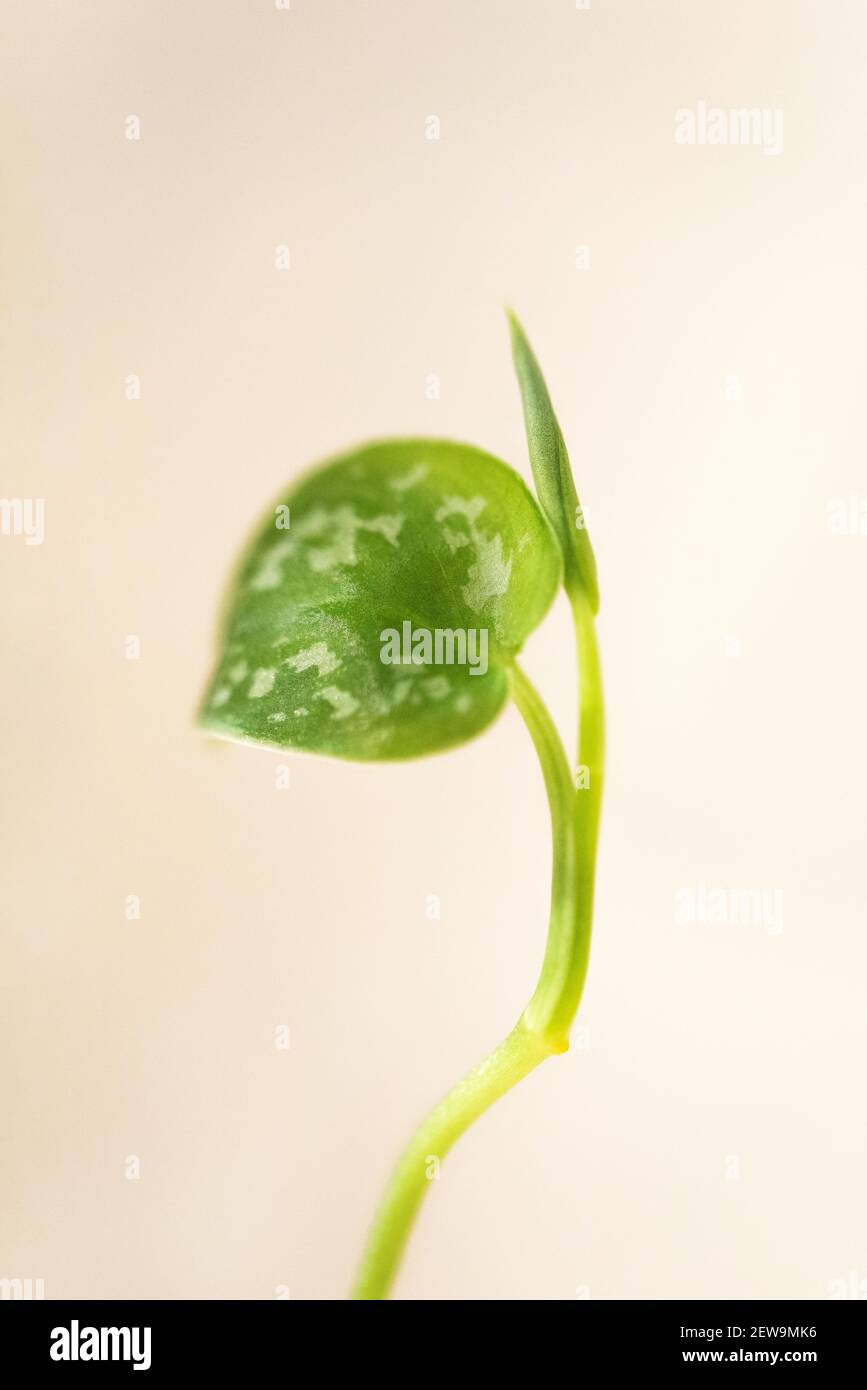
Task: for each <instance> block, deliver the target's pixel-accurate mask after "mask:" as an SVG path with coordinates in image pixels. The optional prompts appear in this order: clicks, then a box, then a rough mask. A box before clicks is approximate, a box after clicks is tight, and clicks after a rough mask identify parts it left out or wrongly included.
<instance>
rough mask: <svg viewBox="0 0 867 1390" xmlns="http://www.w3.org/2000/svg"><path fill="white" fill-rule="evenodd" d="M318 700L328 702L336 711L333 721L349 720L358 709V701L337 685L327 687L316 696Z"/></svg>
mask: <svg viewBox="0 0 867 1390" xmlns="http://www.w3.org/2000/svg"><path fill="white" fill-rule="evenodd" d="M316 699H317V700H327V701H328V703H329V705H330V706H331V708H332V709H333V710H334V713H333V714H332V716H331V718H332V719H348V718H349V716H350V715H351V714H354V713H355V711H356V710H357V709H358V701H357V700H356V698H355V696H354V695H350V693H349V691H348V690H341V689H340V687H339V686H336V685H326V686H325V687H324V689H322V690H320V691H319V693H318V695H317V696H316Z"/></svg>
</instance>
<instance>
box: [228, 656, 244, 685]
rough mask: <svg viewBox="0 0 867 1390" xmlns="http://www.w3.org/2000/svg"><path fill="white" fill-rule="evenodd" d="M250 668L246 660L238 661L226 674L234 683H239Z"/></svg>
mask: <svg viewBox="0 0 867 1390" xmlns="http://www.w3.org/2000/svg"><path fill="white" fill-rule="evenodd" d="M248 670H249V667H248V666H247V663H246V661H236V662H235V665H234V666H233V667H232V668H231V670H229V671H227V672H226V675H227V677H228V679H229V680H230V681H231V682H232V684H233V685H237V684H238V683H239V681H242V680H243V679H244V677H245V676H246V674H247V671H248Z"/></svg>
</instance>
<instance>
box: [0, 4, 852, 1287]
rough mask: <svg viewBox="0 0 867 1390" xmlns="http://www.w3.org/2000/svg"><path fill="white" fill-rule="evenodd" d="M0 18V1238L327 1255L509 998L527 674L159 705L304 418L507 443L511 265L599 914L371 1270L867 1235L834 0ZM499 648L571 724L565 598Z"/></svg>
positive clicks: (187, 667) (233, 1283) (209, 1271)
mask: <svg viewBox="0 0 867 1390" xmlns="http://www.w3.org/2000/svg"><path fill="white" fill-rule="evenodd" d="M2 31H3V32H2V34H0V40H2V42H0V50H2V53H3V58H2V73H0V78H2V80H0V92H2V96H0V103H2V127H3V137H2V138H3V164H4V167H5V174H4V181H5V190H4V205H5V206H6V208H7V212H6V215H5V216H4V218H3V230H2V236H3V240H4V243H5V245H4V250H3V263H4V265H5V267H6V274H5V286H4V334H3V362H2V382H3V394H4V397H5V403H4V425H3V453H2V458H3V472H2V493H3V495H4V496H7V497H15V496H17V497H44V498H45V499H46V508H47V514H46V528H47V529H46V538H45V542H44V544H43V545H42V546H32V547H26V546H24V545H23V542H22V539H21V538H20V537H18V538H16V537H13V536H4V537H2V538H0V567H2V585H3V595H4V599H3V604H2V644H3V651H4V653H5V657H6V671H7V674H6V679H5V680H4V682H3V706H4V710H3V719H2V745H3V748H2V752H3V768H4V776H3V783H4V797H3V802H4V809H3V828H2V844H3V852H4V860H5V864H4V869H3V874H2V896H3V900H4V930H3V938H2V943H3V944H2V953H3V963H2V985H0V989H2V1001H0V1002H2V1024H0V1026H2V1038H3V1043H2V1051H3V1064H2V1076H0V1088H2V1097H0V1113H2V1116H3V1123H2V1131H3V1136H2V1147H0V1168H2V1173H0V1178H2V1184H0V1190H2V1208H3V1212H2V1221H0V1229H2V1236H0V1276H4V1277H26V1276H30V1277H34V1278H36V1277H39V1278H43V1279H44V1280H45V1285H46V1294H47V1296H49V1297H62V1296H70V1295H82V1296H90V1297H96V1296H100V1297H103V1296H105V1297H108V1296H111V1297H120V1298H137V1297H143V1296H158V1297H167V1298H189V1297H214V1298H226V1297H234V1298H237V1297H243V1298H271V1297H273V1296H274V1291H275V1289H276V1288H277V1287H278V1286H280V1285H286V1286H288V1287H289V1289H290V1290H291V1294H292V1296H293V1297H297V1298H317V1299H319V1298H337V1297H341V1296H343V1294H344V1291H345V1290H346V1288H347V1285H348V1283H349V1281H350V1278H351V1273H352V1269H353V1265H354V1262H355V1259H356V1256H357V1253H358V1251H359V1247H360V1244H361V1241H362V1238H363V1234H364V1230H365V1227H366V1224H367V1222H368V1219H369V1216H370V1214H371V1211H372V1209H373V1207H374V1205H375V1203H376V1200H377V1198H378V1196H379V1193H380V1189H381V1185H382V1183H383V1180H384V1178H385V1176H386V1173H387V1171H388V1169H389V1167H390V1165H391V1162H392V1160H393V1158H394V1157H395V1155H396V1152H397V1149H398V1147H399V1145H400V1143H401V1141H402V1140H403V1138H404V1137H406V1135H407V1134H408V1132H409V1130H410V1128H411V1127H412V1125H413V1123H414V1122H415V1121H416V1120H417V1119H418V1118H419V1117H420V1115H421V1113H422V1112H423V1110H424V1109H425V1107H426V1106H427V1105H428V1104H429V1103H430V1102H432V1101H433V1100H434V1099H435V1098H436V1097H437V1096H438V1094H439V1093H440V1092H441V1091H442V1090H443V1089H444V1088H445V1087H446V1086H448V1085H449V1084H450V1083H451V1082H452V1081H453V1080H454V1079H456V1077H457V1076H458V1075H459V1074H460V1072H461V1071H462V1070H463V1069H464V1068H466V1067H467V1066H468V1065H470V1064H471V1063H473V1062H474V1061H476V1060H477V1059H478V1057H479V1056H480V1055H481V1054H482V1053H483V1052H484V1051H486V1050H487V1049H488V1048H489V1047H490V1046H491V1045H492V1044H493V1043H494V1042H496V1041H497V1040H498V1039H499V1037H500V1036H501V1035H502V1034H503V1033H504V1032H505V1031H506V1030H507V1029H508V1028H509V1027H510V1026H511V1024H512V1022H513V1020H514V1018H515V1017H516V1015H517V1014H518V1012H519V1011H520V1009H521V1007H522V1006H523V1003H524V1002H525V999H526V997H527V996H528V993H529V991H530V989H531V987H532V984H533V982H534V978H535V972H536V969H537V965H538V961H539V958H540V954H541V949H542V942H543V938H544V929H545V916H546V897H547V875H548V844H547V824H546V810H545V804H544V798H543V792H542V788H541V783H540V777H539V774H538V771H537V769H536V767H535V766H534V762H533V756H532V751H531V748H530V745H529V740H528V739H527V737H526V734H525V732H524V730H523V729H522V727H521V725H520V722H519V720H518V718H517V716H516V715H515V714H514V713H512V712H509V713H507V714H506V715H505V716H504V717H503V719H502V720H501V721H500V723H499V724H498V725H497V726H496V727H495V728H494V729H493V730H492V731H491V732H490V733H489V734H488V735H487V736H486V737H485V738H483V739H482V740H480V741H479V742H478V743H477V744H475V745H473V746H471V747H470V748H468V749H466V750H464V751H463V752H461V753H456V754H453V755H451V756H447V757H442V758H439V759H432V760H429V761H426V762H422V763H418V764H414V765H413V764H409V765H406V766H402V767H396V768H394V767H392V768H388V767H384V768H377V767H368V768H358V767H353V766H344V765H341V764H339V763H336V762H328V761H317V760H314V759H303V758H293V759H291V760H285V759H283V760H281V759H280V758H279V757H278V756H276V755H273V754H270V753H267V752H265V753H262V752H257V751H254V750H249V749H244V748H241V747H234V746H222V745H215V744H209V743H207V742H206V741H205V740H204V739H202V738H201V737H200V736H198V735H197V734H196V733H195V732H194V731H193V729H192V726H191V715H192V711H193V708H194V706H195V703H196V701H197V699H198V695H199V691H200V688H201V685H202V682H203V680H204V677H205V674H206V670H207V667H208V662H209V659H210V651H211V641H212V631H213V619H214V614H215V609H216V604H217V600H218V595H219V592H220V588H221V585H222V581H223V577H224V575H225V573H226V571H227V568H228V565H229V564H230V562H231V561H232V560H233V559H234V556H235V553H236V550H237V547H238V545H239V543H240V542H241V540H242V539H243V538H244V536H245V535H246V532H247V528H248V526H249V525H250V523H251V522H252V521H254V520H255V519H256V517H257V515H258V514H259V512H260V511H261V509H262V507H263V506H264V505H265V504H266V502H268V501H269V500H270V499H271V498H272V496H273V494H274V493H275V492H276V491H277V490H278V489H279V488H280V487H281V486H282V485H283V484H284V483H285V482H286V481H287V480H289V479H290V478H292V477H293V475H294V474H295V473H296V472H297V471H298V470H299V469H301V468H302V467H303V466H305V465H306V464H308V463H309V462H310V461H311V460H312V459H315V458H316V457H317V456H321V455H325V454H327V453H328V452H330V451H332V450H334V449H336V448H340V447H342V446H344V445H347V444H350V443H352V442H354V441H356V440H360V439H362V438H364V437H365V436H368V435H373V434H382V433H391V432H394V433H400V432H410V431H417V432H422V431H426V432H431V433H437V434H440V433H441V434H445V435H451V436H456V437H464V438H467V439H470V440H472V441H474V442H476V443H479V444H482V445H483V446H485V447H486V448H489V449H492V450H494V451H496V452H498V453H501V454H502V455H503V456H504V457H506V458H507V459H509V460H511V461H512V462H514V463H515V464H516V466H518V467H519V468H520V469H522V471H524V473H525V474H526V473H527V467H526V462H525V448H524V441H523V435H522V425H521V419H520V412H519V404H518V398H517V393H516V389H515V385H514V383H513V380H512V376H511V368H510V363H509V357H508V345H507V336H506V330H505V323H504V320H503V317H502V306H503V304H504V302H506V301H509V302H511V303H512V304H514V306H515V307H516V308H517V309H518V311H519V312H520V313H521V314H522V316H523V317H524V319H525V322H526V324H527V327H528V330H529V332H530V334H531V336H532V338H533V340H534V342H535V344H536V347H537V349H538V351H539V354H540V356H541V358H542V361H543V363H544V365H545V367H546V370H547V372H548V376H549V380H550V384H551V388H552V391H553V393H554V396H555V400H556V403H557V405H558V408H559V411H560V414H561V418H562V422H563V427H564V430H565V433H566V436H567V438H568V440H569V441H570V445H571V450H572V456H573V461H574V463H575V466H576V471H577V475H578V480H579V488H580V490H581V492H582V495H583V497H584V499H585V501H586V504H587V510H588V513H589V517H590V520H591V522H592V535H593V537H594V542H595V546H596V551H597V556H598V560H599V567H600V574H601V582H602V592H603V610H602V614H601V618H600V636H601V640H602V643H603V651H604V659H605V670H606V679H607V690H608V699H609V710H610V781H609V785H608V791H607V802H606V806H605V817H604V827H603V840H602V848H601V862H600V885H599V899H598V912H597V932H596V943H595V949H594V956H593V961H592V968H591V975H590V981H589V986H588V990H587V994H586V999H585V1006H584V1008H583V1010H582V1014H581V1020H580V1021H581V1025H582V1031H581V1032H580V1033H579V1036H578V1045H577V1046H576V1047H575V1048H574V1049H573V1051H572V1052H571V1053H570V1054H569V1056H568V1057H566V1058H564V1059H561V1060H558V1061H556V1062H551V1063H548V1064H546V1066H545V1067H544V1068H543V1069H542V1070H541V1071H540V1072H539V1073H538V1074H536V1075H535V1076H533V1077H532V1078H530V1079H529V1080H528V1081H527V1082H525V1083H524V1084H523V1085H522V1086H521V1087H520V1089H519V1090H518V1091H516V1092H515V1093H513V1094H512V1095H511V1096H509V1097H508V1098H507V1099H506V1100H505V1101H504V1102H503V1103H502V1104H500V1105H499V1106H498V1107H497V1108H496V1110H495V1111H494V1112H492V1113H491V1114H490V1115H489V1116H488V1117H487V1118H486V1119H485V1120H484V1121H483V1122H482V1123H481V1124H479V1126H478V1127H477V1129H475V1130H474V1131H473V1132H472V1133H471V1135H470V1136H469V1137H468V1138H467V1139H465V1140H464V1141H463V1142H462V1143H461V1145H460V1146H459V1147H458V1149H457V1150H456V1151H455V1152H454V1154H453V1156H452V1157H451V1158H450V1159H449V1161H448V1162H447V1164H446V1166H445V1168H444V1171H443V1175H442V1178H441V1181H440V1182H439V1183H438V1184H437V1185H436V1186H435V1188H434V1190H433V1191H432V1193H431V1198H430V1200H429V1202H428V1204H427V1208H426V1210H425V1211H424V1214H423V1218H422V1220H421V1223H420V1226H419V1229H418V1231H417V1233H416V1237H415V1239H414V1241H413V1244H412V1248H411V1252H410V1256H409V1259H408V1261H407V1264H406V1267H405V1271H404V1274H403V1277H402V1280H401V1283H400V1286H399V1294H400V1295H401V1296H403V1297H405V1298H437V1299H439V1298H482V1297H494V1298H541V1299H570V1298H574V1297H576V1295H580V1294H581V1293H582V1292H583V1291H587V1290H589V1293H590V1296H591V1297H594V1298H636V1297H642V1298H647V1297H649V1298H671V1297H676V1296H685V1297H689V1298H706V1297H712V1296H724V1297H732V1296H758V1297H770V1296H775V1295H779V1296H784V1297H807V1298H816V1299H821V1298H824V1297H826V1296H827V1295H828V1293H829V1291H831V1292H833V1291H834V1290H835V1288H836V1287H837V1286H836V1285H834V1284H833V1283H832V1281H835V1280H846V1281H852V1280H853V1278H854V1280H855V1282H854V1283H851V1287H852V1288H855V1287H856V1286H857V1281H858V1280H863V1281H867V1216H865V1202H864V1164H865V1140H867V1121H865V1094H864V1063H865V1043H867V1022H865V1010H864V989H865V986H864V981H865V972H867V939H865V931H864V907H865V899H867V883H865V855H864V838H865V802H864V781H863V774H864V766H865V753H867V747H865V744H867V735H865V721H864V705H865V686H867V655H865V645H864V600H865V566H867V535H849V536H838V535H832V534H830V533H829V530H828V525H827V515H826V508H827V504H828V500H829V499H830V498H833V497H835V496H846V497H848V495H849V494H850V493H851V492H853V491H854V492H856V493H858V492H859V490H860V496H861V497H865V496H867V465H865V457H867V452H865V445H867V438H865V435H867V427H865V417H864V404H863V402H864V381H865V370H867V361H865V356H867V354H865V332H864V325H865V318H867V313H865V310H867V293H865V277H864V255H865V252H864V248H865V245H867V199H865V194H867V177H865V166H864V156H863V146H864V129H865V118H867V92H865V88H864V81H863V73H864V64H865V57H867V14H865V11H864V7H863V4H862V3H861V2H860V0H827V2H826V3H823V4H821V5H819V4H817V3H815V2H814V0H728V3H725V4H717V3H714V2H713V0H655V3H649V0H592V8H591V10H590V11H589V12H580V11H578V10H577V9H576V7H575V5H574V4H573V3H571V0H475V3H469V2H468V0H438V2H437V3H419V2H418V0H416V3H407V0H367V3H362V2H361V0H358V2H357V3H349V2H348V0H315V3H314V0H292V7H291V10H289V11H288V12H281V11H279V10H277V9H276V8H275V7H274V5H273V4H272V3H270V0H236V3H228V2H227V0H216V3H215V0H184V3H178V0H149V3H145V4H142V3H132V0H101V2H100V0H94V3H83V2H82V0H63V3H59V0H55V3H46V0H43V3H40V4H37V5H34V4H29V3H25V0H13V2H12V3H7V4H6V5H4V7H3V18H2ZM702 100H704V101H707V102H708V103H710V104H712V105H713V104H716V105H721V106H723V107H737V106H741V105H748V106H759V107H768V108H775V107H780V108H782V109H783V111H784V119H785V127H784V129H785V148H784V152H783V154H782V155H781V156H780V157H778V158H773V157H767V156H765V155H764V154H763V152H762V151H761V150H760V149H756V148H710V147H701V148H698V147H697V148H692V149H685V148H681V147H678V146H677V145H676V144H675V142H674V112H675V110H676V109H677V108H678V107H682V106H695V104H696V103H697V102H699V101H702ZM131 114H135V115H138V116H139V118H140V121H141V139H140V140H139V141H137V142H136V141H130V140H128V139H126V138H125V124H124V123H125V120H126V118H127V116H129V115H131ZM429 115H437V116H438V117H439V119H440V121H441V138H440V140H439V141H429V140H427V139H425V122H426V118H427V117H428V116H429ZM284 243H285V244H287V245H289V247H290V248H291V269H290V270H289V271H288V272H282V273H281V272H279V271H277V270H276V269H275V268H274V249H275V247H276V246H277V245H280V244H284ZM579 245H587V246H589V248H590V258H591V259H590V268H589V269H587V270H579V269H577V268H576V247H577V246H579ZM133 373H135V374H138V375H140V377H141V389H142V397H141V400H140V401H128V400H127V399H126V398H125V394H124V384H125V379H126V377H127V376H128V375H129V374H133ZM430 373H436V374H437V375H439V376H440V378H441V398H440V399H439V400H438V401H436V400H434V401H431V400H428V399H427V398H426V395H425V381H426V377H427V376H428V374H430ZM733 377H734V378H737V383H738V384H739V387H740V398H739V399H730V397H731V396H732V394H733V391H734V386H733V383H732V381H731V378H733ZM130 634H136V635H138V636H139V637H140V640H141V659H140V660H138V661H130V660H127V659H126V658H125V655H124V642H125V638H126V637H127V636H128V635H130ZM732 638H736V639H738V641H739V643H740V653H741V654H740V656H737V655H735V656H732V655H731V653H732V652H736V651H737V650H738V647H737V645H736V644H733V643H732V641H731V640H730V639H732ZM526 663H527V666H528V668H529V669H530V671H531V672H532V674H533V675H534V676H535V678H536V679H537V681H538V683H539V684H540V686H541V687H542V689H543V691H544V692H545V693H546V695H547V696H548V698H549V700H550V703H551V705H552V708H553V709H554V710H555V712H556V713H557V715H558V716H559V717H560V718H561V720H562V721H563V724H564V727H565V728H566V729H567V732H568V731H569V729H570V726H571V720H572V703H573V697H572V694H571V692H572V688H573V671H572V656H571V644H570V639H569V628H568V620H567V616H566V614H565V613H564V612H563V611H561V610H560V609H559V608H558V610H557V611H556V613H555V614H554V615H552V617H551V619H550V620H549V622H548V623H547V624H546V626H545V629H544V631H542V632H540V633H539V634H538V635H537V636H536V637H535V638H534V639H533V640H532V642H531V643H530V645H529V647H528V650H527V657H526ZM281 762H288V765H289V766H290V788H289V790H288V791H286V790H277V789H276V786H275V774H276V771H277V768H278V767H279V766H280V764H281ZM702 881H703V882H705V883H707V884H708V885H711V886H723V887H728V888H738V887H740V888H748V887H763V888H768V889H777V888H778V889H781V890H782V892H783V894H784V914H785V915H784V929H783V931H782V933H781V934H778V935H775V934H773V933H771V932H769V931H767V930H766V929H765V928H763V927H761V926H729V927H719V926H717V927H707V926H706V927H698V926H696V927H686V926H682V925H678V924H677V923H676V921H675V895H676V893H677V892H678V891H679V890H681V889H683V888H688V887H690V886H693V885H695V884H697V883H699V882H702ZM129 894H139V895H140V897H141V902H142V916H141V920H140V921H139V922H129V921H127V920H126V919H125V915H124V907H125V900H126V897H127V895H129ZM429 894H438V895H439V896H440V898H441V901H442V917H441V920H440V921H438V922H431V921H428V920H427V918H426V916H425V904H426V899H427V897H428V895H429ZM281 1024H288V1025H289V1027H290V1029H291V1040H292V1045H291V1048H290V1050H289V1051H288V1052H283V1051H279V1050H277V1049H276V1048H275V1045H274V1036H275V1028H276V1027H277V1026H278V1025H281ZM129 1155H137V1156H138V1157H139V1159H140V1163H141V1178H140V1180H139V1181H129V1180H127V1178H126V1177H125V1162H126V1159H127V1156H129ZM733 1159H734V1160H736V1163H733V1162H732V1160H733ZM737 1172H739V1176H737V1177H732V1176H731V1175H732V1174H733V1173H737ZM853 1271H854V1275H853ZM862 1289H863V1292H864V1293H867V1282H865V1283H864V1284H863V1286H862Z"/></svg>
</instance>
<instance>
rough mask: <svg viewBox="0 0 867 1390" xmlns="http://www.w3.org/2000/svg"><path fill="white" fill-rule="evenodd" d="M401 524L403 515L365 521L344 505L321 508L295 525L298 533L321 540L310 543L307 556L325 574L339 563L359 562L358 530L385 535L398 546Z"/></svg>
mask: <svg viewBox="0 0 867 1390" xmlns="http://www.w3.org/2000/svg"><path fill="white" fill-rule="evenodd" d="M402 525H403V517H402V516H388V515H383V516H372V517H370V518H369V519H368V520H365V519H364V517H361V516H359V515H358V513H357V512H356V511H355V509H354V508H353V507H349V506H345V505H344V506H340V507H334V508H333V509H332V510H330V511H326V510H325V509H324V508H321V507H320V508H317V510H316V511H314V512H311V513H310V515H309V516H308V517H305V518H304V520H303V521H302V522H301V523H300V524H299V525H298V526H297V527H296V535H297V536H298V537H300V538H301V539H302V540H305V541H306V540H310V539H315V540H317V541H319V542H321V543H320V544H317V545H310V546H308V548H307V554H306V559H307V563H308V564H309V566H310V568H311V569H312V570H314V571H315V572H316V573H317V574H324V573H326V572H327V571H328V570H332V569H335V568H337V566H339V565H357V564H358V551H357V549H356V544H355V543H356V539H357V536H358V533H359V531H368V532H370V533H372V534H378V535H380V536H384V537H385V539H386V540H387V541H388V543H389V545H392V546H396V545H397V538H398V536H399V534H400V528H401V526H402Z"/></svg>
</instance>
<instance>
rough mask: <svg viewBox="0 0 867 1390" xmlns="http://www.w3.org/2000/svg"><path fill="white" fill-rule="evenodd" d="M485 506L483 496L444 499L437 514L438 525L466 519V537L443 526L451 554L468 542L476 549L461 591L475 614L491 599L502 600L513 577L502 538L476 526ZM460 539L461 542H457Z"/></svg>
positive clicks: (509, 559) (452, 528)
mask: <svg viewBox="0 0 867 1390" xmlns="http://www.w3.org/2000/svg"><path fill="white" fill-rule="evenodd" d="M485 506H486V503H485V499H484V497H469V498H467V497H447V498H446V499H445V500H444V502H443V505H442V506H441V507H440V508H439V510H438V511H437V513H436V520H437V521H439V522H443V521H447V520H448V519H449V517H453V516H462V517H464V518H465V519H466V522H467V526H468V527H469V536H467V535H466V533H465V532H463V531H460V532H459V531H456V530H455V529H454V527H451V526H444V527H443V536H444V538H445V542H446V544H447V545H448V547H449V549H450V550H451V551H452V552H454V551H455V550H457V549H458V548H459V546H461V545H466V544H468V543H472V545H473V546H474V548H475V552H476V558H475V560H474V562H473V564H471V565H470V567H469V569H468V571H467V583H466V584H465V585H464V588H463V590H462V593H463V596H464V602H465V603H466V605H467V607H468V608H471V609H472V610H473V612H474V613H477V612H479V610H480V609H482V608H484V606H485V604H486V603H488V602H489V601H490V600H491V599H492V598H500V597H502V595H503V594H504V593H505V592H506V590H507V589H508V587H509V581H510V579H511V577H512V557H511V555H510V556H508V558H506V557H504V555H503V538H502V536H500V535H494V536H486V535H485V533H484V531H482V530H481V529H480V527H478V526H477V525H476V522H477V521H478V519H479V517H480V516H481V514H482V512H483V511H484V509H485ZM459 536H460V537H461V538H462V539H460V540H459V539H458V537H459Z"/></svg>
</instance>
